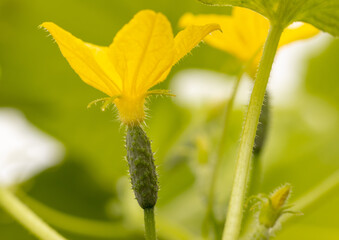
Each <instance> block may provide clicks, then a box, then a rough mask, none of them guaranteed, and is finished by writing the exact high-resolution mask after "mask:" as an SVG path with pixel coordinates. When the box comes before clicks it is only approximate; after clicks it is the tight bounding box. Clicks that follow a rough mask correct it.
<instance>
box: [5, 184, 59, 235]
mask: <svg viewBox="0 0 339 240" xmlns="http://www.w3.org/2000/svg"><path fill="white" fill-rule="evenodd" d="M0 205H1V206H2V207H3V208H4V209H5V210H6V211H7V212H8V213H9V214H10V215H11V216H12V217H13V218H15V219H16V220H17V221H18V222H20V223H21V224H22V225H23V226H24V227H25V228H27V230H29V231H30V232H31V233H33V234H34V235H35V236H36V237H37V238H39V239H41V240H66V238H64V237H62V236H61V235H60V234H59V233H57V232H56V231H55V230H54V229H52V228H51V227H50V226H48V225H47V224H46V223H45V222H44V221H43V220H42V219H41V218H39V217H38V216H37V215H36V214H35V213H34V212H33V211H32V210H31V209H29V208H28V207H27V206H26V205H25V204H23V203H22V202H21V201H20V200H19V199H18V198H17V197H16V196H15V195H14V194H12V193H11V192H10V191H9V190H7V189H5V188H1V187H0Z"/></svg>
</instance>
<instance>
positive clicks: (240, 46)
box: [179, 7, 319, 76]
mask: <svg viewBox="0 0 339 240" xmlns="http://www.w3.org/2000/svg"><path fill="white" fill-rule="evenodd" d="M208 23H218V24H219V25H220V27H221V30H222V32H216V33H215V34H213V36H208V37H206V39H205V41H206V42H207V43H208V44H209V45H211V46H212V47H215V48H217V49H220V50H222V51H225V52H228V53H230V54H232V55H234V56H235V57H237V58H238V59H240V60H241V61H243V62H244V64H247V63H248V61H250V60H251V59H252V58H253V63H252V64H251V65H250V67H249V69H248V70H249V73H250V74H251V75H252V76H254V74H255V71H256V68H257V66H258V64H259V61H260V58H261V54H262V49H263V45H264V43H265V40H266V36H267V33H268V30H269V21H268V20H267V19H266V18H265V17H263V16H262V15H260V14H258V13H256V12H253V11H251V10H248V9H246V8H237V7H236V8H233V12H232V15H230V16H228V15H217V14H201V15H196V16H195V15H193V14H191V13H186V14H185V15H183V16H182V18H181V19H180V21H179V25H180V26H181V27H187V26H190V25H192V24H194V25H204V24H208ZM318 33H319V30H318V29H317V28H315V27H313V26H311V25H309V24H303V25H302V26H299V27H296V28H288V29H286V30H285V31H284V33H283V35H282V38H281V40H280V43H279V47H281V46H283V45H286V44H289V43H291V42H294V41H297V40H302V39H307V38H310V37H313V36H314V35H316V34H318Z"/></svg>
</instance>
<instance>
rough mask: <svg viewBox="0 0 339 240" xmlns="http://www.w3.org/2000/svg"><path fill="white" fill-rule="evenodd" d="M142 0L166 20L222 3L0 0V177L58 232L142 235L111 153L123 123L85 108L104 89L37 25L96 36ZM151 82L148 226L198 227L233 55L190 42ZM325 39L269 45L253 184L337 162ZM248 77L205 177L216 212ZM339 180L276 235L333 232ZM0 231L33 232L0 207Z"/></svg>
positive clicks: (307, 186) (308, 184)
mask: <svg viewBox="0 0 339 240" xmlns="http://www.w3.org/2000/svg"><path fill="white" fill-rule="evenodd" d="M142 9H153V10H155V11H160V12H162V13H164V14H165V15H166V16H167V17H168V18H169V20H170V21H171V23H172V26H173V31H174V33H177V32H178V31H179V28H178V27H177V25H178V20H179V18H180V17H181V16H182V15H183V14H184V13H186V12H192V13H194V14H199V13H218V14H230V12H231V9H230V8H215V7H209V6H204V5H202V4H200V3H199V2H198V1H195V0H184V1H183V0H162V1H157V0H125V1H108V0H96V1H90V0H72V1H69V0H68V1H66V0H58V1H42V0H31V1H25V0H0V184H1V185H4V186H12V188H13V189H14V190H15V191H16V193H17V195H18V196H19V197H20V199H22V201H23V202H24V203H26V204H27V205H28V206H29V207H30V208H31V209H33V210H34V211H35V212H36V213H37V214H38V215H39V216H41V217H42V218H43V219H44V220H45V221H46V222H47V223H49V224H50V225H51V226H53V227H54V228H55V229H57V230H58V231H60V232H61V233H62V234H63V235H64V236H66V237H67V238H69V239H74V240H75V239H79V240H80V239H81V240H87V239H88V240H91V239H143V217H142V211H141V210H140V209H139V207H138V205H137V203H136V200H135V199H134V196H133V193H132V190H131V187H130V183H129V178H128V172H127V162H126V160H125V158H124V156H125V150H124V132H125V129H124V127H123V126H121V125H120V123H119V121H118V120H117V112H116V110H115V109H114V108H113V107H112V108H111V109H110V110H109V111H106V112H101V110H100V108H99V107H95V106H94V107H92V108H90V109H87V108H86V106H87V104H88V103H89V102H91V101H93V100H95V99H98V98H101V97H104V96H103V94H102V93H101V92H99V91H97V90H95V89H94V88H91V87H89V86H87V85H86V84H85V83H83V82H82V81H81V80H80V78H79V77H78V76H77V75H76V74H75V72H74V71H73V70H72V69H71V67H70V66H69V65H68V63H67V62H66V60H65V59H64V58H63V56H62V55H61V54H60V51H59V49H58V47H57V45H56V44H55V43H54V41H53V40H52V38H51V37H50V36H48V34H47V33H46V32H45V31H44V30H42V29H39V28H38V26H39V25H40V24H41V23H42V22H44V21H53V22H55V23H56V24H58V25H59V26H61V27H62V28H64V29H66V30H67V31H69V32H71V33H72V34H73V35H75V36H77V37H79V38H80V39H83V40H84V41H87V42H91V43H94V44H97V45H109V44H110V43H111V42H112V39H113V37H114V35H115V34H116V33H117V31H118V30H119V29H120V28H121V27H122V26H123V25H124V24H125V23H127V22H128V21H129V20H130V19H131V18H132V17H133V15H134V14H135V13H136V12H138V11H139V10H142ZM191 55H193V56H187V57H186V58H184V59H183V60H182V61H181V62H180V64H178V65H177V66H175V67H174V68H173V70H172V72H171V74H170V75H169V77H168V78H167V80H166V81H165V82H163V83H161V84H160V85H159V86H157V87H156V88H165V89H171V91H172V92H173V93H174V94H176V95H177V97H176V98H151V99H150V101H149V103H148V108H149V111H148V116H149V117H148V119H147V121H146V123H147V126H146V127H145V130H146V131H147V133H148V135H149V137H150V139H151V140H152V147H153V151H154V152H155V157H156V164H157V166H158V172H159V182H160V192H159V200H158V203H157V210H156V215H157V225H158V233H159V239H174V240H176V239H199V238H200V235H201V228H202V224H203V217H204V213H205V208H206V195H207V184H206V182H208V178H209V174H208V173H209V169H210V165H211V163H210V159H211V155H213V152H214V151H215V148H216V143H217V140H218V136H219V132H220V127H221V125H222V123H221V120H222V113H223V108H224V107H225V104H226V103H227V101H228V100H229V97H230V93H231V89H232V86H233V84H234V81H235V74H236V73H237V70H238V69H239V67H240V63H239V61H238V60H236V59H235V58H234V57H232V56H231V55H228V54H226V53H224V52H221V51H218V50H216V49H213V48H211V47H209V46H207V45H206V44H201V45H200V46H199V47H198V48H196V49H194V50H193V51H192V54H191ZM338 64H339V41H338V40H334V39H333V38H332V37H331V36H329V35H327V34H320V35H318V36H316V37H315V38H313V39H310V40H307V41H301V42H297V43H295V44H292V45H289V46H287V47H284V48H282V49H281V51H280V52H279V54H278V56H277V60H276V62H275V65H274V69H273V73H272V78H271V80H270V83H269V91H270V94H271V96H272V102H271V106H270V109H271V119H270V129H269V134H268V138H267V142H266V145H265V148H264V150H263V151H264V152H263V154H262V159H261V160H262V167H263V170H262V184H261V185H260V186H259V189H258V191H260V192H265V193H270V192H272V191H273V190H274V189H275V188H276V187H278V186H280V185H282V184H284V183H287V182H288V183H290V184H291V185H292V187H293V193H292V196H291V201H290V202H292V203H293V200H295V199H298V198H299V197H302V196H303V195H304V194H306V193H307V192H308V191H310V190H312V189H313V188H314V187H315V186H316V185H317V184H319V183H320V182H322V181H323V180H325V179H326V178H327V177H328V176H330V175H331V174H333V173H334V172H336V171H337V170H338V169H339V146H338V143H339V124H338V123H339V122H338V120H339V77H338V76H339V68H338ZM251 88H252V82H251V80H249V78H246V76H245V77H244V80H243V81H242V84H241V87H240V91H239V94H238V97H237V99H236V104H235V109H234V112H233V113H232V117H231V122H230V131H229V135H228V136H227V141H226V143H225V146H224V148H225V151H224V156H223V161H222V164H221V167H220V168H219V170H218V171H219V175H218V179H217V191H216V192H217V195H216V203H215V214H216V216H217V218H218V219H219V220H220V221H221V222H222V221H223V219H224V217H225V213H226V206H227V201H228V197H229V194H230V187H231V183H232V177H233V169H234V161H235V155H236V151H237V146H238V142H239V137H240V131H241V125H242V121H243V119H244V112H245V110H246V105H247V102H248V99H249V94H250V91H251ZM338 202H339V189H335V190H334V191H332V192H331V193H330V194H328V195H327V196H326V197H324V198H323V199H322V200H321V201H319V202H317V203H316V204H314V205H313V206H312V208H310V209H308V210H307V211H305V212H304V216H298V217H295V219H294V221H293V222H291V223H290V224H286V225H283V226H282V230H281V232H279V233H278V234H277V237H276V239H309V240H312V239H329V240H331V239H333V240H334V239H338V236H339V221H338V216H339V205H338V204H337V203H338ZM0 239H4V240H7V239H8V240H11V239H14V240H31V239H32V240H33V239H35V237H34V236H32V235H31V234H30V233H29V232H28V231H26V230H25V229H24V228H23V227H22V226H21V225H19V224H18V223H16V221H14V220H13V219H12V218H11V217H10V216H9V215H7V214H6V213H5V212H3V211H2V210H1V209H0Z"/></svg>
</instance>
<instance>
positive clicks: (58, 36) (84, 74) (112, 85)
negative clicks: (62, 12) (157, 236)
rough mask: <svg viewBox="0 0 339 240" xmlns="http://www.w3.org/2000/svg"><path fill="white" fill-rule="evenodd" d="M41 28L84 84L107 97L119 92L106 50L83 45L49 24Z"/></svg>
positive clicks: (118, 81)
mask: <svg viewBox="0 0 339 240" xmlns="http://www.w3.org/2000/svg"><path fill="white" fill-rule="evenodd" d="M41 26H42V27H44V28H46V29H47V30H48V31H49V32H50V34H51V35H52V36H53V38H54V39H55V41H56V42H57V44H58V46H59V48H60V50H61V52H62V54H63V56H64V57H65V58H66V59H67V61H68V62H69V64H70V65H71V67H72V68H73V69H74V71H75V72H76V73H77V74H78V75H79V76H80V77H81V79H82V80H83V81H84V82H85V83H87V84H89V85H91V86H92V87H94V88H96V89H98V90H100V91H102V92H104V93H106V94H107V95H109V96H113V95H117V94H119V93H120V92H121V80H120V78H119V76H118V75H117V73H116V72H115V70H114V67H113V65H112V64H111V63H110V61H109V58H108V55H107V48H105V47H99V46H95V45H93V44H90V43H85V42H83V41H82V40H80V39H78V38H76V37H74V36H73V35H72V34H70V33H69V32H67V31H65V30H63V29H62V28H60V27H59V26H57V25H56V24H54V23H51V22H45V23H43V24H42V25H41Z"/></svg>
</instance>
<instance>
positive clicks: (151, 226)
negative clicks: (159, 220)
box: [144, 208, 157, 240]
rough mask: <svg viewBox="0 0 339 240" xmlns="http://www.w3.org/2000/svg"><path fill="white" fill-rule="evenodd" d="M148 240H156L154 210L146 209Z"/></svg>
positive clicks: (146, 233)
mask: <svg viewBox="0 0 339 240" xmlns="http://www.w3.org/2000/svg"><path fill="white" fill-rule="evenodd" d="M144 220H145V235H146V240H156V239H157V237H156V231H155V220H154V208H146V209H144Z"/></svg>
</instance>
